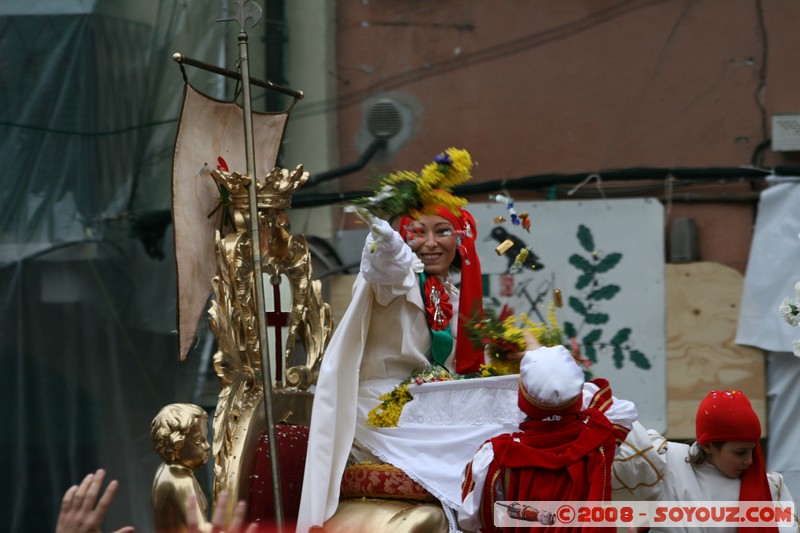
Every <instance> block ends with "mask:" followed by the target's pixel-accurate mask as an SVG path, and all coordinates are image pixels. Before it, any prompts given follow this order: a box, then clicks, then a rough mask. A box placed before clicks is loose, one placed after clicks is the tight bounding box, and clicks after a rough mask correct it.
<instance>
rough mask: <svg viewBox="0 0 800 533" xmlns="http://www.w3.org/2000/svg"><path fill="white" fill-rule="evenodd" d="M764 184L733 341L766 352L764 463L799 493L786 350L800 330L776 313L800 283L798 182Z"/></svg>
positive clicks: (795, 362)
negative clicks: (766, 424)
mask: <svg viewBox="0 0 800 533" xmlns="http://www.w3.org/2000/svg"><path fill="white" fill-rule="evenodd" d="M768 182H769V183H770V184H771V186H770V187H769V188H767V189H765V190H764V191H763V192H762V193H761V198H760V201H759V206H758V217H757V219H756V227H755V231H754V232H753V242H752V245H751V247H750V258H749V260H748V262H747V274H746V276H745V282H744V292H743V295H742V306H741V312H740V314H739V327H738V332H737V336H736V343H737V344H746V345H749V346H756V347H758V348H761V349H763V350H765V351H767V410H768V422H767V423H768V425H769V438H768V442H767V467H768V468H769V469H770V470H775V471H777V472H781V473H782V474H783V476H784V480H785V482H786V484H787V486H788V487H789V492H791V493H792V494H800V456H798V454H797V449H796V448H795V446H796V443H797V442H798V441H799V440H800V426H798V424H797V408H798V406H800V387H798V385H797V384H798V378H800V359H798V358H797V357H794V356H793V355H792V353H791V349H792V341H793V340H794V339H800V328H793V327H792V326H790V325H789V324H788V323H787V322H786V321H785V320H784V319H783V317H782V316H781V314H780V312H779V311H778V306H779V305H780V303H781V301H782V300H783V299H784V298H786V297H792V298H793V297H794V294H795V291H794V285H795V283H797V282H798V281H800V272H798V270H797V265H798V263H800V239H798V233H800V214H798V211H797V205H798V202H800V180H798V179H797V178H777V177H770V178H768ZM787 352H788V353H787ZM795 497H797V496H795Z"/></svg>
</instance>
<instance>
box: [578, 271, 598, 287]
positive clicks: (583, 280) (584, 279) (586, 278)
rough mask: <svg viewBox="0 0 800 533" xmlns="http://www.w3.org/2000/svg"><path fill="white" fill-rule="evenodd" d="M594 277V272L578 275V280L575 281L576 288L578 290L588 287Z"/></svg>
mask: <svg viewBox="0 0 800 533" xmlns="http://www.w3.org/2000/svg"><path fill="white" fill-rule="evenodd" d="M593 279H594V272H586V273H584V274H581V275H580V276H579V277H578V281H576V282H575V288H576V289H578V290H581V289H583V288H586V286H588V285H589V284H590V283H591V282H592V280H593Z"/></svg>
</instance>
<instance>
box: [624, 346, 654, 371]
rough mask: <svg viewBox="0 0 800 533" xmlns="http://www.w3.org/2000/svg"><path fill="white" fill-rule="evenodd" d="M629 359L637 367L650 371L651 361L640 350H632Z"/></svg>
mask: <svg viewBox="0 0 800 533" xmlns="http://www.w3.org/2000/svg"><path fill="white" fill-rule="evenodd" d="M628 357H629V358H630V360H631V362H632V363H633V364H634V365H636V366H637V367H639V368H641V369H643V370H650V360H649V359H648V358H647V356H646V355H645V354H643V353H642V352H640V351H639V350H631V353H630V354H629V355H628Z"/></svg>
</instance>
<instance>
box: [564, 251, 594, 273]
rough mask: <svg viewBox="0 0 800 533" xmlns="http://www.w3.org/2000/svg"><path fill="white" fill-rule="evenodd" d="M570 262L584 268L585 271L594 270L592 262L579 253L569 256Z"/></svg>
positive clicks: (581, 268) (576, 266) (580, 268)
mask: <svg viewBox="0 0 800 533" xmlns="http://www.w3.org/2000/svg"><path fill="white" fill-rule="evenodd" d="M569 264H570V265H572V266H574V267H575V268H577V269H578V270H583V271H584V272H591V271H592V264H591V263H590V262H589V261H587V260H586V259H584V258H583V257H581V256H579V255H578V254H572V255H571V256H569Z"/></svg>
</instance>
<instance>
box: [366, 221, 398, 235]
mask: <svg viewBox="0 0 800 533" xmlns="http://www.w3.org/2000/svg"><path fill="white" fill-rule="evenodd" d="M369 229H370V231H372V233H373V235H375V237H377V239H376V240H380V239H383V240H386V241H388V240H390V239H392V237H393V236H394V229H393V228H392V226H390V225H389V223H388V222H386V221H385V220H383V219H381V218H374V217H373V218H372V221H371V222H370V225H369Z"/></svg>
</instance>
